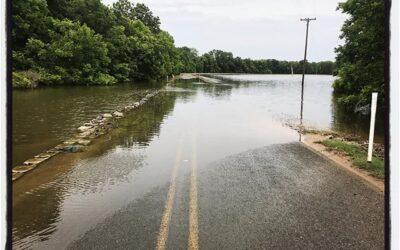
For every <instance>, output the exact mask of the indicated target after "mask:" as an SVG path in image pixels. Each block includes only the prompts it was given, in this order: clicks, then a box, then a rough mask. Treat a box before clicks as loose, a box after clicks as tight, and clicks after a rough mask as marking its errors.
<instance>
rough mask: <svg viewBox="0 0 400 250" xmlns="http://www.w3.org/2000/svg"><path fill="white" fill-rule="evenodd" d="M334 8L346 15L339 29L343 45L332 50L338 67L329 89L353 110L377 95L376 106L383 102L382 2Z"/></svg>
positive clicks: (362, 0)
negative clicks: (334, 52) (335, 54)
mask: <svg viewBox="0 0 400 250" xmlns="http://www.w3.org/2000/svg"><path fill="white" fill-rule="evenodd" d="M338 9H339V10H341V11H342V12H343V13H346V14H348V15H349V18H348V19H347V20H346V21H345V23H344V24H343V26H342V30H341V31H342V33H341V35H340V38H342V39H344V44H343V45H341V46H339V47H338V48H336V53H337V56H336V61H337V67H338V73H337V75H338V76H339V78H338V79H337V80H336V81H335V83H334V85H333V87H334V89H335V92H336V93H337V94H338V95H339V99H338V100H339V102H340V103H342V104H344V105H345V106H346V107H347V108H351V109H355V110H356V111H357V109H358V108H359V107H362V106H365V105H367V104H368V103H369V102H370V96H371V93H372V92H375V91H376V92H378V93H379V94H380V95H379V105H378V106H379V107H381V108H383V105H382V104H383V101H384V50H385V46H384V37H385V33H384V27H385V25H384V2H383V0H348V1H346V2H344V3H340V4H339V6H338Z"/></svg>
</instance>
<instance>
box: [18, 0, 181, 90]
mask: <svg viewBox="0 0 400 250" xmlns="http://www.w3.org/2000/svg"><path fill="white" fill-rule="evenodd" d="M12 12H13V13H12V14H13V16H12V48H13V54H12V55H13V71H14V74H13V83H14V85H22V86H24V85H32V84H36V83H42V84H48V85H50V84H113V83H116V82H122V81H128V80H150V79H158V78H160V77H164V76H166V75H169V74H172V73H174V72H175V73H176V72H177V65H178V61H179V58H178V53H177V51H176V48H175V46H174V40H173V38H172V37H171V36H170V35H169V34H168V33H167V32H165V31H163V30H161V29H160V20H159V18H158V17H156V16H154V15H153V13H152V12H151V11H150V9H149V8H148V7H147V6H146V5H144V4H140V3H138V4H135V5H134V4H132V3H131V2H130V1H128V0H119V1H118V2H116V3H114V4H113V5H112V6H105V5H104V4H102V2H101V1H100V0H13V4H12Z"/></svg>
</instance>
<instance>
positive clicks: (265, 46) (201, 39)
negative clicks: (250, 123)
mask: <svg viewBox="0 0 400 250" xmlns="http://www.w3.org/2000/svg"><path fill="white" fill-rule="evenodd" d="M102 1H103V2H104V3H105V4H107V5H108V4H111V3H113V2H115V1H116V0H102ZM139 2H142V3H145V4H146V5H147V6H149V8H150V9H151V10H152V11H153V13H154V14H155V15H157V16H159V17H160V19H161V27H162V29H164V30H166V31H168V32H169V33H170V34H171V35H172V36H173V37H174V39H175V44H176V45H177V46H188V47H193V48H196V49H197V50H198V51H199V53H201V54H202V53H204V52H208V51H210V50H212V49H221V50H224V51H230V52H232V53H233V54H234V56H240V57H242V58H247V57H249V58H253V59H260V58H275V59H282V60H301V59H302V58H303V53H304V40H305V28H306V24H305V22H300V18H303V17H316V18H317V21H313V22H311V23H310V31H309V32H310V33H309V47H308V48H309V50H308V56H307V59H308V60H310V61H321V60H334V58H335V53H334V48H335V47H337V46H338V45H339V44H340V43H341V41H340V40H339V38H338V37H339V34H340V28H341V26H342V24H343V22H344V20H345V19H346V16H345V15H344V14H342V13H341V12H340V11H336V6H337V4H338V2H340V1H339V0H322V1H318V0H246V1H245V0H141V1H139ZM135 3H136V2H135Z"/></svg>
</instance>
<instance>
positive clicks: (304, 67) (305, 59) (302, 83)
mask: <svg viewBox="0 0 400 250" xmlns="http://www.w3.org/2000/svg"><path fill="white" fill-rule="evenodd" d="M314 20H317V18H302V19H300V21H305V22H307V29H306V46H305V49H304V60H303V76H302V78H301V110H300V123H301V124H300V125H302V123H303V97H304V74H305V73H306V67H307V43H308V26H309V24H310V21H314ZM300 129H301V128H300Z"/></svg>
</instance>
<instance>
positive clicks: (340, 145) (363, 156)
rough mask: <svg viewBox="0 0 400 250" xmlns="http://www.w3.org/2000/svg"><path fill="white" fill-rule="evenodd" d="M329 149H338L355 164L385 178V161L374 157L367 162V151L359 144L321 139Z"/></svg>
mask: <svg viewBox="0 0 400 250" xmlns="http://www.w3.org/2000/svg"><path fill="white" fill-rule="evenodd" d="M319 143H321V144H322V145H324V146H325V147H327V148H328V149H331V150H334V151H338V152H340V153H343V154H345V155H347V156H349V157H350V158H351V159H352V162H353V164H354V165H355V166H357V167H359V168H361V169H364V170H367V171H368V172H370V173H371V174H372V175H373V176H375V177H378V178H380V179H383V178H384V176H385V163H384V161H383V159H381V158H379V157H375V156H373V157H372V162H371V163H369V162H367V152H366V151H365V150H364V149H363V148H362V147H361V146H360V145H357V144H353V143H349V142H345V141H341V140H337V139H332V140H324V141H320V142H319Z"/></svg>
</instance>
